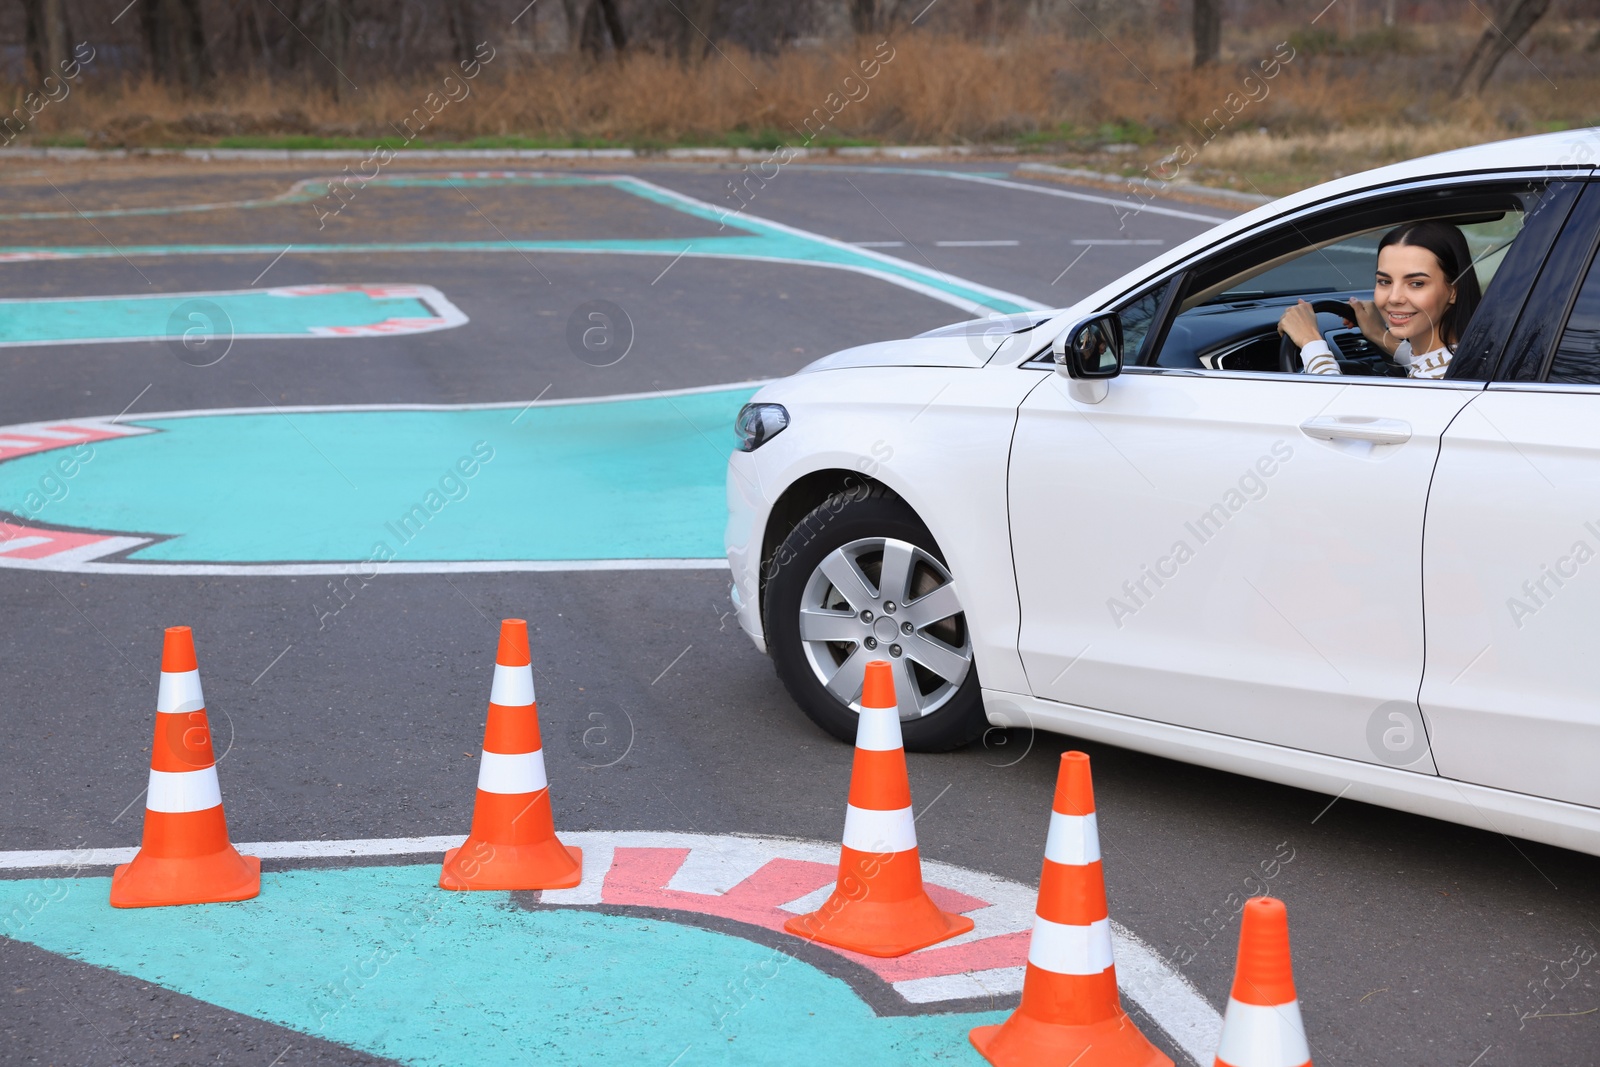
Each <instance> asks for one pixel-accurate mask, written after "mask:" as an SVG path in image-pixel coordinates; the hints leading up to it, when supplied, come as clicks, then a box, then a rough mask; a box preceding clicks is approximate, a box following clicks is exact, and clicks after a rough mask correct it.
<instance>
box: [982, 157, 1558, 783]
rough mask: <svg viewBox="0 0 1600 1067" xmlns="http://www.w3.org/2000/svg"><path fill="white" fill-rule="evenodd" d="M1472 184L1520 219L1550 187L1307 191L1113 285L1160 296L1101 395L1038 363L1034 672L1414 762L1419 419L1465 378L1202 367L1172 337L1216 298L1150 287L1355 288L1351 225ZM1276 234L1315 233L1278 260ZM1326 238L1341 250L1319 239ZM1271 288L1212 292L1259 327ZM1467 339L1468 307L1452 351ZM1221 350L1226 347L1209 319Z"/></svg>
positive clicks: (1514, 286) (1121, 702) (1021, 447)
mask: <svg viewBox="0 0 1600 1067" xmlns="http://www.w3.org/2000/svg"><path fill="white" fill-rule="evenodd" d="M1491 193H1493V195H1494V196H1497V197H1498V196H1513V197H1516V198H1519V199H1517V201H1516V202H1517V203H1518V204H1519V205H1520V208H1519V210H1522V212H1523V214H1522V218H1520V219H1518V220H1517V221H1518V222H1521V221H1522V220H1523V219H1532V218H1533V217H1534V215H1535V214H1536V212H1534V211H1530V210H1528V209H1529V208H1533V209H1537V208H1538V207H1539V206H1540V205H1541V204H1542V203H1543V202H1544V200H1545V199H1548V198H1547V197H1543V195H1542V194H1541V193H1539V192H1537V191H1529V190H1528V189H1525V188H1521V187H1519V188H1518V189H1517V190H1512V189H1511V188H1510V187H1509V186H1508V187H1506V188H1505V189H1495V190H1490V189H1489V188H1488V187H1487V186H1484V185H1481V184H1480V185H1477V186H1474V187H1473V191H1472V192H1470V193H1468V192H1461V196H1462V197H1463V198H1464V199H1462V201H1461V203H1460V204H1457V205H1455V206H1452V204H1451V203H1450V202H1448V201H1447V200H1446V201H1441V200H1440V199H1439V196H1438V195H1437V190H1428V191H1427V199H1426V202H1422V201H1419V200H1417V199H1416V198H1415V196H1413V195H1412V194H1407V195H1405V196H1401V195H1395V196H1390V197H1387V198H1384V197H1379V198H1375V199H1373V200H1371V201H1370V202H1362V203H1353V204H1348V203H1347V204H1343V205H1339V206H1337V207H1333V208H1327V209H1324V210H1323V211H1322V212H1321V213H1311V214H1310V215H1308V216H1307V217H1303V218H1298V219H1296V220H1295V221H1294V222H1293V223H1292V224H1291V225H1290V226H1289V227H1288V230H1287V231H1286V230H1285V229H1284V227H1283V226H1281V225H1280V226H1279V227H1278V228H1277V230H1275V231H1272V232H1269V233H1268V234H1267V235H1266V236H1265V237H1263V238H1261V239H1260V241H1258V242H1256V244H1255V246H1254V250H1252V247H1251V244H1250V242H1248V241H1247V242H1245V244H1244V247H1243V248H1242V250H1241V249H1231V250H1229V251H1227V252H1225V253H1219V254H1218V259H1221V258H1223V257H1227V256H1231V257H1234V258H1233V259H1232V260H1231V261H1228V262H1224V263H1222V264H1221V265H1220V266H1218V265H1217V262H1216V261H1206V260H1203V259H1202V260H1201V261H1200V262H1198V264H1197V265H1195V266H1194V267H1192V268H1190V269H1189V270H1188V271H1186V272H1180V273H1178V274H1175V275H1174V276H1173V277H1172V279H1171V280H1170V282H1169V283H1168V284H1170V285H1172V286H1176V287H1178V288H1177V289H1174V290H1160V287H1159V286H1156V287H1152V288H1151V289H1150V290H1149V291H1148V292H1147V293H1145V294H1141V296H1140V297H1139V298H1137V299H1135V300H1133V301H1131V302H1129V303H1128V304H1127V305H1126V310H1127V312H1132V313H1133V315H1132V317H1133V319H1134V320H1136V321H1137V320H1138V319H1139V318H1140V317H1141V316H1142V315H1143V314H1144V311H1143V310H1141V305H1140V300H1143V301H1144V303H1145V305H1148V304H1150V303H1151V301H1152V300H1155V301H1156V302H1160V303H1166V304H1171V305H1174V306H1171V307H1168V308H1167V309H1166V311H1165V315H1166V319H1165V323H1164V324H1163V323H1159V322H1158V323H1157V324H1156V325H1155V326H1154V327H1152V328H1151V330H1150V333H1149V334H1148V339H1147V340H1145V341H1144V342H1143V343H1142V346H1141V352H1140V354H1139V357H1138V359H1139V362H1140V364H1141V365H1138V366H1132V367H1129V368H1127V370H1125V372H1124V374H1123V375H1122V376H1121V377H1120V378H1118V379H1116V380H1113V381H1112V382H1111V383H1110V388H1109V391H1108V394H1107V396H1106V397H1105V399H1104V400H1103V401H1101V402H1099V403H1093V404H1090V403H1082V402H1079V401H1077V400H1075V399H1073V397H1072V395H1071V392H1070V390H1069V389H1068V387H1067V382H1066V380H1065V379H1063V378H1060V377H1059V376H1053V377H1052V378H1051V379H1050V380H1049V381H1047V382H1046V383H1044V384H1043V385H1041V386H1040V388H1038V389H1036V390H1034V391H1033V392H1032V393H1031V394H1030V395H1029V397H1028V398H1027V400H1026V401H1025V402H1024V403H1023V405H1022V407H1021V410H1020V412H1019V418H1018V425H1017V430H1016V435H1015V443H1014V446H1013V452H1012V462H1011V471H1010V501H1011V509H1012V518H1013V522H1012V538H1013V552H1014V558H1015V562H1016V568H1017V578H1018V584H1019V590H1020V593H1019V595H1020V599H1021V626H1020V630H1019V650H1020V653H1021V657H1022V660H1023V663H1024V666H1025V668H1026V671H1027V675H1028V681H1029V684H1030V686H1031V687H1032V690H1033V693H1034V695H1036V696H1038V697H1042V698H1045V699H1049V700H1057V701H1063V702H1066V703H1070V704H1075V705H1080V706H1084V707H1089V708H1096V709H1102V710H1107V711H1113V712H1118V713H1121V714H1126V715H1132V716H1138V717H1142V718H1149V719H1154V720H1159V721H1161V722H1166V723H1173V724H1178V725H1182V726H1188V727H1193V728H1196V729H1200V730H1207V731H1214V732H1217V733H1223V734H1229V735H1233V736H1238V737H1246V738H1251V739H1255V740H1259V741H1265V742H1270V743H1273V744H1280V745H1287V746H1292V747H1296V748H1301V749H1308V750H1313V751H1317V752H1322V753H1326V754H1330V755H1336V756H1343V757H1347V758H1351V759H1357V760H1363V761H1369V762H1384V763H1389V764H1392V765H1396V766H1405V767H1409V768H1411V769H1413V770H1418V771H1424V772H1432V771H1433V769H1434V768H1433V764H1432V760H1431V758H1430V756H1429V754H1428V745H1427V736H1426V732H1425V729H1424V726H1423V723H1422V720H1421V716H1420V712H1419V708H1418V704H1417V694H1418V689H1419V686H1420V684H1421V681H1422V676H1423V664H1424V658H1423V652H1424V645H1423V597H1422V582H1421V559H1422V544H1423V521H1424V516H1425V508H1426V501H1427V495H1428V486H1429V481H1430V479H1431V477H1432V474H1433V469H1434V464H1435V461H1436V459H1437V457H1438V451H1439V441H1440V438H1441V435H1442V434H1443V433H1444V432H1445V430H1446V428H1447V427H1448V426H1449V425H1450V423H1451V421H1452V419H1454V418H1455V417H1456V415H1457V414H1458V413H1459V412H1460V411H1461V409H1462V408H1463V407H1465V406H1466V405H1467V403H1468V402H1469V401H1471V400H1472V399H1473V397H1474V396H1475V395H1477V394H1478V393H1479V392H1480V391H1481V390H1482V389H1483V387H1484V386H1483V383H1482V382H1481V381H1470V380H1450V381H1418V380H1410V379H1399V378H1388V377H1384V378H1379V377H1357V376H1354V375H1341V376H1335V377H1328V378H1324V377H1319V376H1312V375H1304V374H1284V373H1271V372H1262V371H1250V370H1237V371H1230V370H1209V369H1206V366H1205V363H1204V362H1203V360H1204V355H1205V354H1204V353H1203V352H1202V353H1199V354H1198V355H1197V354H1196V352H1194V351H1190V350H1186V348H1185V346H1190V348H1192V346H1193V345H1194V344H1195V343H1197V342H1196V341H1195V340H1194V338H1195V337H1196V336H1199V335H1202V334H1204V333H1205V331H1206V330H1214V329H1215V325H1216V324H1215V321H1211V320H1206V319H1204V318H1203V317H1204V316H1212V318H1213V319H1215V318H1217V317H1218V316H1217V315H1216V306H1217V305H1216V303H1215V302H1214V301H1213V302H1212V303H1210V304H1206V303H1202V304H1200V305H1197V306H1195V307H1191V308H1189V309H1188V310H1186V311H1185V310H1181V308H1182V305H1183V300H1182V298H1181V297H1179V296H1173V297H1168V296H1166V295H1165V293H1166V292H1169V291H1170V292H1174V293H1181V292H1184V291H1190V290H1194V289H1195V288H1196V287H1197V286H1203V284H1204V282H1205V280H1206V279H1208V278H1214V277H1217V276H1226V275H1228V274H1229V272H1234V273H1236V274H1238V273H1242V274H1249V273H1250V269H1249V260H1250V257H1251V256H1256V257H1257V259H1258V260H1259V261H1260V263H1262V264H1267V265H1269V267H1270V269H1271V270H1275V271H1276V272H1277V274H1276V275H1275V276H1279V277H1282V276H1287V277H1292V278H1294V279H1295V284H1296V285H1298V286H1302V287H1304V288H1305V289H1306V290H1307V291H1309V292H1316V291H1317V290H1319V289H1321V290H1326V289H1330V288H1332V289H1336V290H1342V291H1346V295H1355V291H1356V290H1357V289H1359V288H1362V287H1365V291H1366V295H1367V297H1368V298H1370V295H1371V292H1370V285H1371V277H1372V271H1373V268H1374V265H1375V260H1374V258H1373V257H1372V256H1371V255H1370V251H1369V252H1368V253H1367V254H1366V258H1365V259H1361V258H1360V256H1361V255H1362V253H1361V251H1360V250H1361V248H1362V247H1363V246H1362V245H1361V244H1360V241H1359V240H1357V239H1356V236H1357V234H1366V233H1375V232H1378V231H1379V229H1380V228H1386V227H1388V226H1392V225H1394V224H1396V223H1398V222H1399V221H1404V220H1405V219H1406V218H1408V217H1419V216H1418V214H1417V212H1418V211H1419V210H1425V211H1427V212H1433V213H1434V215H1432V216H1430V215H1423V216H1421V217H1436V216H1437V215H1445V216H1460V217H1462V218H1471V217H1474V216H1473V214H1472V213H1473V212H1474V211H1476V212H1478V214H1479V215H1483V214H1484V213H1485V204H1488V203H1491V202H1492V203H1499V202H1500V201H1499V200H1472V197H1474V196H1479V195H1482V196H1489V195H1490V194H1491ZM1408 197H1409V198H1408ZM1419 205H1420V206H1419ZM1408 213H1409V214H1408ZM1491 214H1492V212H1491ZM1341 234H1345V235H1346V236H1340V235H1341ZM1294 240H1299V241H1301V242H1302V245H1304V244H1305V243H1307V242H1309V243H1311V244H1313V245H1315V246H1317V248H1318V251H1316V252H1315V253H1308V254H1307V255H1306V256H1302V257H1300V258H1297V259H1293V260H1290V261H1288V262H1287V263H1282V262H1281V261H1283V260H1284V253H1283V248H1284V244H1285V242H1286V241H1294ZM1371 247H1372V248H1375V240H1374V242H1373V244H1372V245H1371ZM1510 247H1511V251H1510V252H1507V250H1506V247H1505V246H1502V247H1501V248H1500V249H1499V250H1498V251H1496V252H1495V253H1494V255H1496V256H1497V257H1500V258H1498V259H1497V260H1496V261H1495V262H1496V264H1497V265H1498V266H1499V268H1500V269H1499V270H1498V271H1497V273H1496V275H1495V278H1496V280H1495V283H1494V284H1491V285H1490V286H1489V288H1488V292H1487V293H1486V295H1485V301H1484V304H1483V306H1482V308H1480V315H1481V316H1482V317H1483V319H1484V321H1492V320H1493V319H1494V315H1493V314H1485V312H1486V311H1492V309H1493V308H1494V307H1495V306H1496V304H1497V303H1499V304H1503V303H1505V302H1506V301H1508V300H1512V299H1513V298H1515V297H1516V296H1517V291H1518V287H1519V285H1521V279H1522V277H1523V276H1524V275H1525V273H1526V267H1525V264H1522V263H1520V262H1514V261H1516V260H1517V256H1518V254H1519V253H1522V254H1523V255H1522V258H1523V259H1527V258H1529V257H1532V262H1533V263H1535V264H1537V262H1538V261H1539V259H1540V258H1542V256H1541V255H1539V254H1538V251H1537V248H1536V247H1535V246H1533V245H1524V244H1523V242H1522V241H1521V240H1520V239H1519V240H1518V242H1517V244H1516V245H1513V246H1510ZM1339 248H1344V249H1345V250H1346V253H1345V254H1346V256H1347V257H1348V256H1355V257H1356V259H1355V260H1349V259H1347V260H1345V261H1341V260H1340V259H1339V257H1338V256H1336V255H1331V254H1328V252H1329V250H1333V251H1337V250H1338V249H1339ZM1352 249H1353V250H1354V251H1350V250H1352ZM1315 257H1320V261H1319V260H1318V259H1316V258H1315ZM1273 264H1280V265H1278V266H1271V265H1273ZM1357 265H1360V266H1359V269H1360V271H1362V272H1364V273H1363V274H1362V276H1361V279H1360V280H1359V281H1356V280H1354V278H1353V274H1352V272H1354V271H1356V270H1357ZM1319 271H1320V274H1319ZM1508 272H1509V273H1508ZM1258 276H1259V277H1266V276H1267V275H1260V274H1259V272H1258ZM1508 279H1509V280H1508ZM1319 280H1320V283H1319ZM1321 283H1326V284H1321ZM1270 290H1271V286H1270V285H1269V286H1266V287H1265V290H1264V292H1270ZM1202 291H1203V289H1202ZM1223 295H1224V296H1227V295H1228V294H1227V293H1226V292H1224V294H1223ZM1272 299H1276V298H1274V297H1271V296H1270V295H1263V296H1261V298H1260V299H1237V300H1233V301H1231V302H1228V301H1224V303H1226V304H1227V307H1226V308H1224V310H1225V311H1226V312H1228V313H1229V314H1234V313H1237V314H1238V315H1241V316H1245V317H1246V318H1248V316H1253V315H1259V314H1261V313H1262V311H1263V307H1264V309H1265V311H1266V314H1267V318H1266V320H1265V321H1266V323H1267V328H1268V329H1270V328H1271V323H1272V322H1275V316H1276V315H1277V314H1280V313H1281V307H1282V306H1283V305H1284V304H1286V303H1292V302H1293V301H1292V297H1290V298H1283V299H1282V301H1281V303H1280V304H1277V305H1274V304H1272V302H1271V301H1272ZM1125 314H1126V312H1125ZM1185 316H1190V319H1189V321H1188V323H1187V325H1186V324H1185ZM1477 321H1478V317H1475V318H1474V323H1476V322H1477ZM1335 322H1336V320H1335ZM1185 327H1186V328H1185ZM1163 330H1164V331H1165V334H1163V333H1162V331H1163ZM1172 339H1177V341H1173V340H1172ZM1213 339H1214V338H1213ZM1264 340H1265V339H1264ZM1207 343H1210V342H1207ZM1270 343H1271V344H1272V345H1273V346H1274V347H1275V345H1276V342H1275V341H1270ZM1482 343H1483V340H1482V339H1481V338H1479V337H1477V336H1475V334H1474V331H1473V330H1472V329H1471V328H1469V330H1468V334H1467V336H1466V337H1464V338H1463V339H1462V344H1461V346H1460V347H1459V349H1458V352H1459V353H1461V355H1460V356H1458V358H1461V359H1462V361H1463V364H1464V365H1466V364H1468V363H1470V362H1471V361H1470V359H1468V358H1467V355H1468V354H1470V353H1471V352H1475V351H1476V347H1477V346H1480V345H1481V344H1482ZM1174 345H1176V348H1175V347H1174ZM1244 347H1248V346H1244ZM1222 350H1226V351H1229V352H1234V351H1242V350H1243V349H1242V348H1241V346H1240V344H1239V343H1238V342H1237V341H1233V340H1228V339H1227V338H1223V339H1222V340H1221V341H1218V342H1217V343H1216V344H1215V345H1213V351H1222ZM1126 358H1127V355H1126V353H1125V359H1126Z"/></svg>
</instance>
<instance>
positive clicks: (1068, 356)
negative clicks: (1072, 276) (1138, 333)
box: [1055, 312, 1122, 404]
mask: <svg viewBox="0 0 1600 1067" xmlns="http://www.w3.org/2000/svg"><path fill="white" fill-rule="evenodd" d="M1055 361H1056V373H1057V374H1064V375H1066V376H1067V377H1068V378H1070V379H1072V386H1071V389H1070V392H1071V395H1072V398H1073V399H1074V400H1077V401H1079V402H1081V403H1087V404H1098V403H1099V402H1100V401H1102V400H1104V399H1105V398H1106V394H1107V392H1108V391H1109V389H1108V385H1107V380H1108V379H1111V378H1115V377H1116V376H1117V375H1119V374H1121V373H1122V319H1121V317H1120V316H1118V315H1117V314H1116V312H1110V313H1108V314H1105V315H1096V316H1095V317H1094V318H1092V319H1085V320H1084V321H1083V322H1080V323H1078V324H1077V325H1076V326H1074V327H1072V328H1071V329H1070V330H1068V331H1067V332H1066V333H1064V334H1062V335H1061V340H1059V341H1057V342H1056V349H1055Z"/></svg>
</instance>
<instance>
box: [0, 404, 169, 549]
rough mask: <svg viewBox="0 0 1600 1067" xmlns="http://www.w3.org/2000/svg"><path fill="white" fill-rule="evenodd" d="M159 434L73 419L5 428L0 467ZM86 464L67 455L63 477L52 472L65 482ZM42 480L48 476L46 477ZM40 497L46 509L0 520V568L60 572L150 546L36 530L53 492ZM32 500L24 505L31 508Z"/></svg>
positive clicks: (0, 435) (0, 431)
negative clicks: (53, 452)
mask: <svg viewBox="0 0 1600 1067" xmlns="http://www.w3.org/2000/svg"><path fill="white" fill-rule="evenodd" d="M153 432H154V431H152V430H149V429H146V428H145V427H142V426H123V425H122V424H120V423H118V422H116V421H115V420H114V419H73V420H71V421H69V422H30V423H23V424H21V425H17V426H5V427H0V463H3V462H5V461H6V460H8V459H16V458H18V457H19V456H27V455H32V454H34V453H37V452H48V451H50V450H52V449H77V448H78V447H79V446H82V445H92V444H94V443H95V442H97V441H106V440H111V439H114V438H118V437H137V436H139V435H141V434H147V433H153ZM84 462H88V461H87V460H83V459H81V458H79V457H78V456H76V455H63V456H62V457H61V460H60V464H59V466H60V471H59V473H58V472H56V471H51V472H48V473H50V474H54V475H56V476H57V477H58V478H59V479H60V480H62V481H66V480H67V479H68V478H70V477H72V475H69V474H67V473H66V472H67V471H69V470H72V469H73V466H74V465H81V464H82V463H84ZM41 477H43V475H41ZM33 493H37V494H38V498H39V503H40V505H41V506H39V507H37V508H36V509H35V510H25V511H23V512H21V513H19V514H18V516H17V517H18V519H19V520H20V521H15V522H12V521H6V520H0V565H6V566H13V567H23V568H40V569H59V568H62V567H70V566H72V565H74V564H79V563H87V562H89V561H90V560H96V559H100V558H102V557H105V556H111V555H115V554H117V553H119V552H125V551H127V550H128V549H131V548H136V547H138V546H139V545H143V544H148V543H149V540H150V539H149V538H146V537H124V536H117V535H112V534H97V533H88V532H85V531H80V530H50V529H46V528H44V527H40V526H33V525H31V524H30V523H29V522H28V521H27V520H29V519H31V518H34V517H36V516H45V515H47V514H48V510H47V509H48V508H49V505H50V495H49V488H48V487H47V486H45V485H42V484H41V485H39V486H37V487H35V488H34V489H32V490H30V491H29V496H31V495H32V494H33ZM29 496H25V497H24V499H23V500H22V501H21V503H22V505H23V507H24V508H25V509H26V508H27V507H28V499H29Z"/></svg>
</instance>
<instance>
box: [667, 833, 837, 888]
mask: <svg viewBox="0 0 1600 1067" xmlns="http://www.w3.org/2000/svg"><path fill="white" fill-rule="evenodd" d="M771 860H772V850H771V849H769V848H766V847H765V846H763V845H762V844H761V843H760V842H758V841H751V840H748V839H746V838H742V837H729V838H717V839H713V843H707V844H705V845H702V846H700V847H699V848H697V849H694V850H692V851H691V852H690V853H689V858H688V859H686V860H684V861H683V866H682V867H679V868H678V873H676V874H674V875H673V876H672V879H671V881H669V882H667V888H668V889H672V890H675V891H677V892H680V893H714V894H718V895H720V894H723V893H726V892H727V891H728V890H730V889H732V888H733V887H734V886H736V885H738V884H739V883H740V882H742V881H744V880H745V879H746V878H748V877H750V876H751V875H752V874H755V873H756V872H757V871H759V870H760V869H761V868H762V867H764V866H766V865H767V864H768V863H770V862H771ZM828 888H829V889H832V886H829V887H828Z"/></svg>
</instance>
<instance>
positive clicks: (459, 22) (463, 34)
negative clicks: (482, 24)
mask: <svg viewBox="0 0 1600 1067" xmlns="http://www.w3.org/2000/svg"><path fill="white" fill-rule="evenodd" d="M445 17H446V18H448V19H449V20H450V39H451V40H452V41H454V42H455V46H456V58H457V59H458V60H460V61H461V62H463V63H470V62H472V60H473V58H474V57H473V50H474V49H476V48H477V47H478V45H479V44H481V43H482V38H480V37H479V36H478V29H479V27H478V5H477V4H476V3H475V2H474V0H449V2H448V3H447V4H446V5H445Z"/></svg>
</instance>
